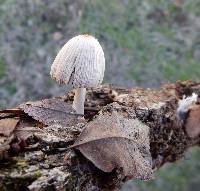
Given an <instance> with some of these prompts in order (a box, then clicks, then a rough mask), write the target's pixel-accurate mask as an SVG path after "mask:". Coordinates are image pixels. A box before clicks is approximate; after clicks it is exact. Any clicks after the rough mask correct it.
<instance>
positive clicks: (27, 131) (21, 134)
mask: <svg viewBox="0 0 200 191" xmlns="http://www.w3.org/2000/svg"><path fill="white" fill-rule="evenodd" d="M38 132H42V130H41V129H39V128H37V127H22V126H17V127H16V129H15V130H14V134H15V136H16V137H18V138H20V139H22V140H26V139H28V138H29V137H30V136H32V135H33V134H34V133H38Z"/></svg>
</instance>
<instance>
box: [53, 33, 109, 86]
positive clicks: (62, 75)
mask: <svg viewBox="0 0 200 191" xmlns="http://www.w3.org/2000/svg"><path fill="white" fill-rule="evenodd" d="M104 70H105V58H104V52H103V49H102V47H101V45H100V44H99V42H98V40H97V39H95V38H94V37H92V36H90V35H79V36H76V37H73V38H72V39H70V40H69V41H68V42H67V43H66V44H65V45H64V46H63V47H62V48H61V50H60V51H59V52H58V54H57V56H56V58H55V60H54V62H53V64H52V66H51V71H50V75H51V77H52V78H53V79H55V80H56V81H57V82H58V83H60V84H63V83H64V84H68V83H72V86H73V88H86V87H93V86H97V85H99V84H100V83H101V82H102V80H103V76H104Z"/></svg>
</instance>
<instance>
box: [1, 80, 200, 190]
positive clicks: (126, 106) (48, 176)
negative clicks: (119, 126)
mask: <svg viewBox="0 0 200 191" xmlns="http://www.w3.org/2000/svg"><path fill="white" fill-rule="evenodd" d="M87 92H88V93H87V96H86V102H85V119H86V121H85V122H83V123H81V122H80V123H77V124H76V125H74V124H71V125H69V126H68V128H67V129H66V128H65V127H64V126H62V125H56V124H54V125H47V126H44V124H43V123H41V122H40V121H38V120H35V119H33V118H32V117H30V116H28V115H27V114H26V113H24V112H23V111H22V110H20V109H18V108H16V109H15V110H4V111H1V114H0V120H2V119H8V118H9V119H11V118H15V119H16V118H17V119H18V120H19V121H20V124H23V126H26V127H35V126H36V127H41V129H40V128H37V130H35V131H36V132H35V133H34V135H33V136H31V137H29V138H28V139H27V140H23V139H19V138H17V135H16V134H15V133H16V132H15V131H13V133H11V135H10V136H9V138H7V140H6V141H7V142H6V141H4V143H3V144H2V145H1V147H0V153H1V155H2V157H0V159H2V160H1V163H0V187H1V190H12V189H15V190H32V191H35V190H37V191H38V190H39V191H43V190H81V191H87V190H89V191H97V190H103V191H106V190H119V189H120V186H121V185H122V184H123V183H124V182H125V180H126V179H127V178H126V177H124V176H123V174H122V173H121V171H120V169H115V170H113V171H112V172H110V173H105V172H103V171H101V170H100V169H98V168H97V167H95V165H94V164H93V163H92V162H91V161H89V160H88V159H87V158H85V157H84V156H83V155H82V154H81V152H80V151H78V150H76V149H73V148H72V149H69V148H68V146H70V145H72V144H73V143H74V141H75V140H76V138H77V137H78V136H79V134H80V133H81V131H82V129H83V127H84V126H85V124H87V123H89V122H91V121H95V119H96V118H97V116H99V115H104V113H105V111H106V113H107V114H108V113H110V114H111V113H112V112H113V111H115V112H117V113H120V112H121V113H122V112H123V115H126V116H127V118H129V117H130V116H131V115H135V116H136V117H137V119H138V120H139V121H141V122H142V123H143V124H145V125H147V126H148V127H149V129H150V130H149V140H150V153H151V157H152V169H153V171H156V170H157V169H159V168H160V167H161V166H162V165H163V164H165V163H167V162H174V161H176V160H178V159H180V158H181V157H182V156H183V155H184V152H185V151H186V150H187V149H188V148H189V147H192V146H195V145H199V142H200V138H199V134H198V133H195V134H194V133H193V131H195V132H198V130H199V129H200V122H199V121H200V120H199V118H200V112H199V111H200V109H199V107H200V106H199V105H198V102H197V104H196V105H195V110H194V109H193V108H191V109H190V110H189V111H188V112H187V113H186V115H185V116H184V118H183V120H182V121H179V120H178V119H177V117H176V109H177V105H178V100H179V99H182V96H183V95H186V96H189V95H191V94H192V93H193V92H195V93H197V94H198V96H199V97H200V83H195V82H191V81H187V82H177V83H176V84H165V85H163V86H162V87H161V88H160V89H143V88H132V89H127V88H123V87H122V88H119V87H114V86H111V85H103V86H102V87H99V88H92V89H89V90H88V91H87ZM73 95H74V94H73V93H72V92H70V93H68V94H67V95H65V96H61V97H57V98H55V99H58V100H62V101H63V102H66V103H70V104H71V103H72V101H73ZM194 115H195V117H194ZM188 121H189V122H190V123H189V122H188ZM24 124H26V125H24ZM191 124H194V125H191ZM191 126H192V127H191ZM194 128H195V129H194ZM191 131H192V132H191ZM26 133H27V132H26ZM191 135H192V136H191ZM23 136H24V135H23ZM27 136H28V135H27ZM0 140H1V139H0ZM0 143H1V142H0ZM8 145H9V146H8ZM6 146H7V147H8V148H7V147H6Z"/></svg>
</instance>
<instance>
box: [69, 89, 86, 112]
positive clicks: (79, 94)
mask: <svg viewBox="0 0 200 191" xmlns="http://www.w3.org/2000/svg"><path fill="white" fill-rule="evenodd" d="M85 95H86V88H77V89H75V96H74V101H73V106H72V107H73V108H74V109H75V111H76V113H77V114H81V115H84V102H85Z"/></svg>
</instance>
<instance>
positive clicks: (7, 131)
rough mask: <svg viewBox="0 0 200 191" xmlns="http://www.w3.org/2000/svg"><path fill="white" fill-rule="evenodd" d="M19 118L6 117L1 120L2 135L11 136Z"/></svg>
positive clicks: (0, 130)
mask: <svg viewBox="0 0 200 191" xmlns="http://www.w3.org/2000/svg"><path fill="white" fill-rule="evenodd" d="M18 122H19V119H16V118H6V119H1V120H0V135H2V136H6V137H9V136H10V135H11V133H12V132H13V131H14V129H15V127H16V125H17V123H18Z"/></svg>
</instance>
